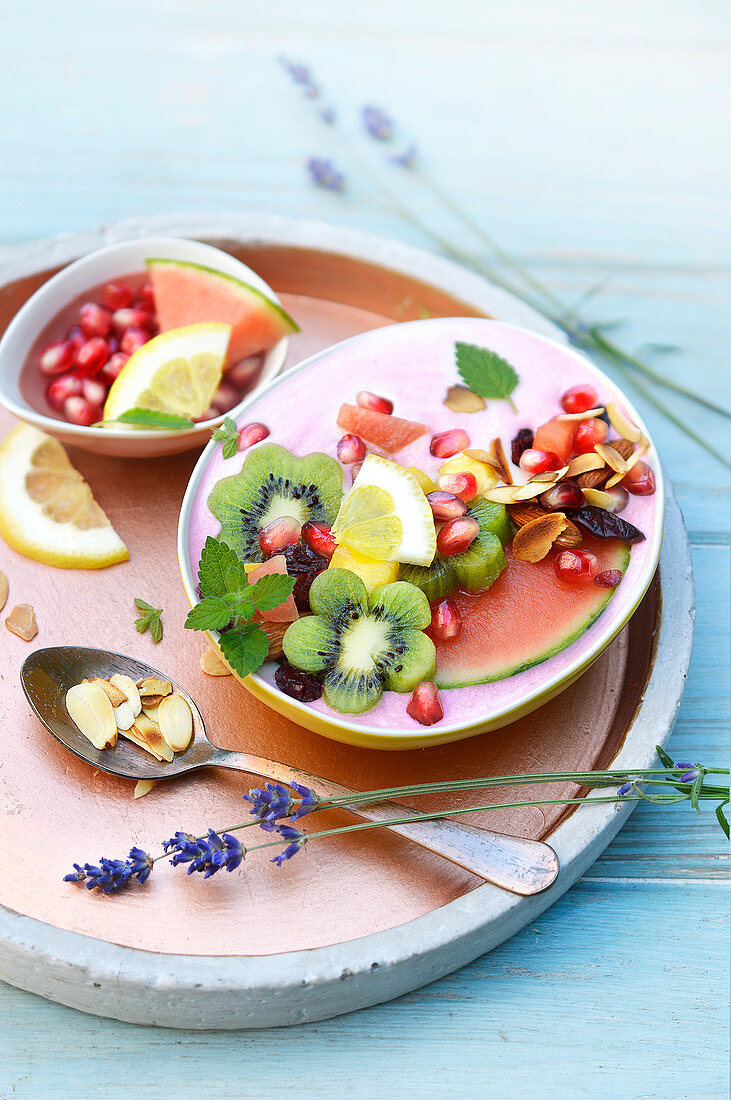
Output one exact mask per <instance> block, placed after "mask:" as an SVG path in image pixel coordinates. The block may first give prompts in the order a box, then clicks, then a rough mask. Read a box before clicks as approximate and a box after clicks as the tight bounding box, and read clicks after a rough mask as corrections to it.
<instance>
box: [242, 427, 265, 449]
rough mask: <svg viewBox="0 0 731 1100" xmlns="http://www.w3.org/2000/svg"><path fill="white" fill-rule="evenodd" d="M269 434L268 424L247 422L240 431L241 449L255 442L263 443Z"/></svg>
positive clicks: (251, 445)
mask: <svg viewBox="0 0 731 1100" xmlns="http://www.w3.org/2000/svg"><path fill="white" fill-rule="evenodd" d="M268 435H269V429H268V428H267V426H266V424H245V425H244V427H243V428H242V429H241V431H240V432H239V450H240V451H245V450H246V449H247V447H253V446H254V444H255V443H261V441H262V439H266V437H267V436H268Z"/></svg>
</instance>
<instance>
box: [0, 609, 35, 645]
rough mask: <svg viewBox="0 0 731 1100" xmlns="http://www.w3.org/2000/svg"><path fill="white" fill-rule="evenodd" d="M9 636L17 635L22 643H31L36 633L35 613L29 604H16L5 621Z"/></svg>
mask: <svg viewBox="0 0 731 1100" xmlns="http://www.w3.org/2000/svg"><path fill="white" fill-rule="evenodd" d="M5 625H6V627H7V628H8V630H9V631H10V633H11V634H17V636H18V637H19V638H22V639H23V641H24V642H32V641H33V639H34V638H35V636H36V634H37V633H38V623H37V622H36V613H35V611H34V610H33V608H32V607H31V605H30V604H29V603H19V604H16V605H15V607H14V608H13V610H12V611H11V612H10V614H9V615H8V617H7V618H6V620H5Z"/></svg>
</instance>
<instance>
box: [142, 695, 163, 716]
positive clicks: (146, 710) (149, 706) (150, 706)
mask: <svg viewBox="0 0 731 1100" xmlns="http://www.w3.org/2000/svg"><path fill="white" fill-rule="evenodd" d="M163 698H167V696H161V697H160V702H162V700H163ZM159 705H160V704H159V703H145V705H144V706H143V708H142V714H144V716H145V717H146V718H149V719H150V721H151V722H157V708H158V706H159Z"/></svg>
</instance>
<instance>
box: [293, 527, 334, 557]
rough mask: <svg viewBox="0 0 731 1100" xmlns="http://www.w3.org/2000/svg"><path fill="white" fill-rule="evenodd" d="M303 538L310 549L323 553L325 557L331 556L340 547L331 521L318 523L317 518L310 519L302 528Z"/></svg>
mask: <svg viewBox="0 0 731 1100" xmlns="http://www.w3.org/2000/svg"><path fill="white" fill-rule="evenodd" d="M302 538H303V539H304V540H305V542H306V543H307V545H308V546H309V548H310V550H314V551H315V553H316V554H322V556H323V558H331V557H332V556H333V554H334V553H335V551H336V550H337V547H338V544H337V540H336V539H335V537H334V536H333V534H332V532H331V529H330V524H329V523H316V522H315V520H312V519H308V520H307V523H305V525H304V526H303V528H302Z"/></svg>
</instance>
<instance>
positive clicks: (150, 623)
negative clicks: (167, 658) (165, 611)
mask: <svg viewBox="0 0 731 1100" xmlns="http://www.w3.org/2000/svg"><path fill="white" fill-rule="evenodd" d="M134 603H135V607H136V608H137V610H138V611H139V613H140V617H139V619H135V624H134V625H135V630H136V631H137V632H138V633H139V634H144V633H145V631H146V630H149V631H150V637H151V638H152V640H153V642H154V643H155V645H157V643H158V642H160V641H162V608H161V607H153V606H152V604H149V603H146V602H145V600H139V599H135V601H134Z"/></svg>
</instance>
